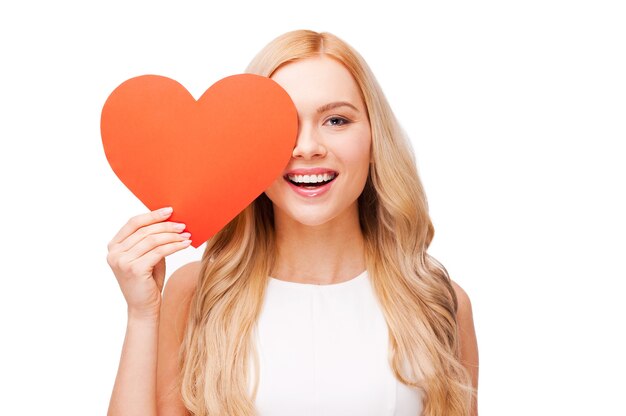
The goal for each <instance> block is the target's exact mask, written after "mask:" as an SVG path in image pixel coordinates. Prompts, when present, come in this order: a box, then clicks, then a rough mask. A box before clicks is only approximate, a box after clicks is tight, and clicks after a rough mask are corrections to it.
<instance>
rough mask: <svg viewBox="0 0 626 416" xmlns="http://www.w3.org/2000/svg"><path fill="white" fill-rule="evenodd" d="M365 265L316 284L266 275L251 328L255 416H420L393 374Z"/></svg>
mask: <svg viewBox="0 0 626 416" xmlns="http://www.w3.org/2000/svg"><path fill="white" fill-rule="evenodd" d="M387 331H388V330H387V324H386V322H385V319H384V317H383V314H382V311H381V309H380V306H379V304H378V302H377V300H376V298H375V295H374V292H373V290H372V287H371V285H370V280H369V276H368V274H367V271H365V272H363V273H361V274H360V275H358V276H357V277H355V278H353V279H351V280H348V281H346V282H342V283H337V284H331V285H315V284H301V283H293V282H286V281H283V280H278V279H275V278H270V279H269V283H268V288H267V292H266V297H265V302H264V305H263V310H262V312H261V315H260V317H259V321H258V323H257V328H256V342H257V350H258V353H259V371H260V375H259V387H258V391H257V397H256V408H257V410H258V414H259V415H260V416H296V415H297V416H352V415H354V416H370V415H371V416H419V415H421V414H422V394H421V392H420V391H419V390H417V389H412V388H409V387H407V386H405V385H404V384H402V383H400V382H399V381H397V380H396V378H395V377H394V375H393V372H392V370H391V367H390V365H389V361H388V341H389V335H388V332H387Z"/></svg>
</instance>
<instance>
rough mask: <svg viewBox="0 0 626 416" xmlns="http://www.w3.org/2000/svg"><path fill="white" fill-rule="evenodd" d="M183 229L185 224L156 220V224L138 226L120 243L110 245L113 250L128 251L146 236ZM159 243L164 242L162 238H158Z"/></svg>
mask: <svg viewBox="0 0 626 416" xmlns="http://www.w3.org/2000/svg"><path fill="white" fill-rule="evenodd" d="M184 230H185V224H181V223H175V222H170V221H165V222H158V223H156V224H151V225H147V226H144V227H141V228H139V229H138V230H137V231H135V232H134V233H132V234H131V235H129V236H128V237H127V238H126V239H125V240H123V241H122V242H121V243H119V244H117V245H114V247H112V250H113V251H117V252H123V251H129V250H130V249H132V248H133V247H134V246H136V245H137V244H138V243H139V242H140V241H142V240H144V239H145V238H147V237H148V236H151V235H158V234H160V233H170V234H171V233H176V234H178V233H182V232H183V231H184ZM160 241H161V244H164V242H163V240H160Z"/></svg>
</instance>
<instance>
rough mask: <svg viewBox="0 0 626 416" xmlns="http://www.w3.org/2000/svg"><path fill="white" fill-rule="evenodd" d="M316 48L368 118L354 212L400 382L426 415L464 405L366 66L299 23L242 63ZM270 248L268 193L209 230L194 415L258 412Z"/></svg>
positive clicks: (391, 136) (402, 156)
mask: <svg viewBox="0 0 626 416" xmlns="http://www.w3.org/2000/svg"><path fill="white" fill-rule="evenodd" d="M319 54H324V55H326V56H329V57H332V58H334V59H336V60H337V61H339V62H340V63H342V64H343V65H344V66H345V67H346V68H347V69H348V70H349V71H350V72H351V74H352V76H353V77H354V79H355V80H356V82H357V84H358V86H359V88H360V91H361V94H362V97H363V100H364V102H365V106H366V108H367V112H368V116H369V120H370V126H371V133H372V149H371V155H372V158H371V166H370V173H369V177H368V179H367V183H366V185H365V188H364V190H363V193H362V194H361V196H360V197H359V201H358V205H359V218H360V223H361V229H362V231H363V235H364V238H365V242H366V244H365V246H366V262H367V270H368V273H369V275H370V277H371V281H372V285H373V288H374V291H375V293H376V296H377V297H378V299H379V301H380V304H381V306H382V309H383V313H384V316H385V319H386V321H387V325H388V327H389V339H390V345H389V347H390V349H389V351H390V365H391V367H392V369H393V371H394V373H395V376H396V377H397V378H398V380H400V381H401V382H402V383H404V384H406V385H409V386H412V387H415V388H421V389H423V391H424V397H425V401H424V413H423V414H424V416H443V415H445V416H465V415H469V414H470V408H471V396H472V390H471V382H470V379H469V375H468V374H467V371H465V369H464V368H463V366H462V365H461V364H460V362H459V345H458V344H459V338H458V327H457V321H456V310H457V300H456V296H455V292H454V289H453V287H452V285H451V281H450V278H449V276H448V274H447V272H446V270H445V269H444V267H443V266H442V265H441V264H439V263H438V262H437V261H436V260H435V259H433V258H432V257H430V256H429V255H428V254H427V252H426V250H427V248H428V246H429V244H430V242H431V240H432V238H433V234H434V229H433V226H432V223H431V221H430V217H429V215H428V207H427V203H426V197H425V194H424V190H423V187H422V184H421V182H420V179H419V177H418V174H417V170H416V166H415V160H414V157H413V153H412V150H411V148H410V145H409V143H408V141H407V140H406V138H405V137H404V134H403V132H402V130H401V129H400V127H399V125H398V123H397V121H396V119H395V117H394V115H393V113H392V111H391V108H390V107H389V104H388V103H387V100H386V99H385V96H384V95H383V93H382V91H381V89H380V87H379V85H378V83H377V81H376V79H375V78H374V76H373V74H372V73H371V71H370V69H369V67H368V66H367V64H366V63H365V61H364V60H363V59H362V58H361V56H360V55H359V54H358V53H357V52H356V51H354V50H353V49H352V48H351V47H350V46H349V45H347V44H346V43H345V42H343V41H342V40H340V39H339V38H337V37H336V36H333V35H331V34H329V33H316V32H312V31H305V30H300V31H294V32H289V33H286V34H284V35H282V36H280V37H278V38H276V39H275V40H273V41H272V42H271V43H270V44H269V45H267V46H266V47H265V48H264V49H263V50H262V51H261V52H260V53H259V54H258V55H257V56H256V57H255V58H254V59H253V61H252V62H251V63H250V65H249V66H248V69H247V71H246V72H250V73H256V74H259V75H264V76H268V77H269V76H271V75H272V74H273V73H274V71H276V70H277V69H278V68H279V67H280V66H282V65H285V64H288V63H289V62H293V61H295V60H299V59H305V58H307V57H312V56H317V55H319ZM207 215H210V213H208V214H207ZM275 255H276V253H275V234H274V217H273V208H272V203H271V201H270V200H269V199H268V198H267V196H265V194H262V195H261V196H259V197H258V198H257V199H256V200H255V201H254V202H253V203H252V204H250V206H248V207H247V208H246V209H245V210H244V211H243V212H242V213H241V214H239V215H238V216H237V217H236V218H235V219H233V220H232V221H231V222H230V223H229V224H228V225H227V226H226V227H225V228H224V229H222V230H221V231H220V232H219V233H217V234H216V235H215V236H214V237H213V238H211V239H210V240H209V241H208V243H207V246H206V250H205V252H204V255H203V258H202V268H201V272H200V276H199V281H198V286H197V288H196V292H195V295H194V298H193V300H192V304H191V311H190V316H189V321H188V325H187V329H186V335H185V339H184V341H183V345H182V349H181V366H182V369H181V391H182V397H183V401H184V403H185V406H186V407H187V408H188V409H189V411H190V412H191V413H192V414H194V415H196V416H207V415H254V414H256V412H255V408H254V397H255V395H256V386H257V382H258V380H257V379H255V380H251V374H250V372H249V368H250V366H249V364H250V363H252V364H254V366H255V367H254V368H257V370H258V362H257V361H258V360H257V357H256V351H255V348H254V343H253V340H252V334H253V331H254V326H255V323H256V321H257V318H258V316H259V313H260V311H261V306H262V302H263V298H264V294H265V287H266V283H267V279H268V276H269V274H270V270H271V269H272V266H273V264H274V261H275ZM249 360H252V362H251V361H249ZM255 374H258V371H255ZM251 382H252V384H251ZM250 386H253V389H252V390H253V391H252V394H250V393H249V387H250Z"/></svg>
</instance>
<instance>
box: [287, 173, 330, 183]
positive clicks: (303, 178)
mask: <svg viewBox="0 0 626 416" xmlns="http://www.w3.org/2000/svg"><path fill="white" fill-rule="evenodd" d="M287 177H288V178H289V180H290V181H292V182H295V183H320V182H328V181H330V180H331V179H334V178H335V174H334V173H324V174H320V175H287Z"/></svg>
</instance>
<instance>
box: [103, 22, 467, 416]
mask: <svg viewBox="0 0 626 416" xmlns="http://www.w3.org/2000/svg"><path fill="white" fill-rule="evenodd" d="M248 72H251V73H256V74H260V75H264V76H268V77H271V78H272V79H273V80H274V81H276V82H277V83H278V84H279V85H281V86H282V87H283V88H284V89H285V90H286V91H287V92H288V93H289V95H290V96H291V98H292V99H293V101H294V103H295V105H296V108H297V110H298V117H299V133H298V137H297V142H296V145H295V147H294V149H293V153H292V158H291V160H290V162H289V165H288V166H287V167H286V168H285V170H284V172H283V175H282V176H281V177H279V178H277V179H276V181H275V182H274V183H273V184H272V185H271V186H270V187H269V188H268V189H267V190H266V192H265V193H264V194H262V195H261V196H259V197H258V198H257V199H256V200H255V201H254V202H253V203H252V204H251V205H250V206H248V207H247V208H246V209H245V210H244V211H243V212H242V213H241V214H239V215H238V216H237V217H236V218H235V219H234V220H233V221H231V222H230V223H229V224H228V225H227V226H226V227H225V228H224V229H222V230H221V231H220V232H219V233H218V234H217V235H215V236H214V237H213V238H211V239H210V240H209V241H208V242H207V246H206V250H205V253H204V256H203V258H202V261H200V262H194V263H191V264H188V265H186V266H183V267H182V268H180V269H179V270H177V271H175V272H174V273H173V274H172V275H171V276H170V278H169V279H168V282H167V285H166V287H165V290H164V294H163V298H161V289H162V286H163V282H164V276H165V262H164V258H165V256H167V255H169V254H172V253H174V252H176V251H179V250H182V249H184V248H185V247H187V246H188V245H189V242H190V240H189V237H190V236H189V234H188V233H183V232H182V231H183V230H184V225H183V224H176V223H173V222H170V221H168V218H169V216H170V215H171V209H167V208H165V209H161V210H158V211H154V212H150V213H147V214H143V215H139V216H137V217H134V218H132V219H131V220H130V221H129V222H128V223H127V224H126V225H125V226H124V227H123V228H122V229H121V230H120V231H119V232H118V233H117V235H116V236H115V237H114V238H113V239H112V241H111V242H110V244H109V255H108V262H109V264H110V265H111V267H112V269H113V271H114V273H115V276H116V278H117V280H118V282H119V284H120V287H121V289H122V291H123V293H124V296H125V298H126V301H127V303H128V327H127V333H126V339H125V341H124V346H123V350H122V357H121V361H120V367H119V370H118V375H117V378H116V381H115V386H114V388H113V394H112V397H111V403H110V407H109V415H122V414H123V415H134V414H137V415H142V416H145V415H157V414H159V415H188V414H192V415H254V414H260V415H263V416H278V415H280V416H282V415H341V416H346V415H359V416H363V415H402V416H404V415H406V416H408V415H413V416H417V415H425V416H431V415H446V416H454V415H475V414H476V412H477V411H476V395H475V391H476V386H477V378H478V352H477V345H476V339H475V333H474V326H473V320H472V312H471V306H470V302H469V299H468V297H467V295H466V294H465V293H464V292H463V290H462V289H461V288H460V287H459V286H458V285H456V284H455V283H454V282H452V281H451V280H450V278H449V276H448V274H447V273H446V271H445V269H444V268H443V266H442V265H440V264H439V263H438V262H437V261H436V260H435V259H433V258H432V257H430V256H429V255H428V254H427V251H426V250H427V248H428V245H429V244H430V242H431V240H432V238H433V227H432V224H431V221H430V218H429V216H428V211H427V205H426V198H425V195H424V191H423V188H422V185H421V183H420V180H419V178H418V175H417V171H416V167H415V162H414V159H413V156H412V153H411V150H410V146H409V145H408V144H407V141H406V139H405V138H404V136H403V134H402V131H401V129H400V128H399V126H398V123H397V122H396V120H395V118H394V116H393V114H392V112H391V109H390V107H389V105H388V103H387V101H386V99H385V97H384V95H383V93H382V91H381V90H380V87H379V86H378V84H377V82H376V80H375V78H374V76H373V75H372V73H371V72H370V70H369V68H368V66H367V64H366V63H365V62H364V61H363V59H362V58H361V57H360V56H359V55H358V54H357V53H356V52H355V51H354V50H353V49H352V48H351V47H349V46H348V45H347V44H346V43H344V42H343V41H341V40H340V39H338V38H337V37H335V36H333V35H330V34H328V33H321V34H318V33H315V32H311V31H295V32H290V33H287V34H285V35H282V36H280V37H278V38H277V39H275V40H274V41H272V42H271V43H270V44H269V45H268V46H267V47H265V48H264V49H263V50H262V51H261V52H260V53H259V55H257V57H256V58H255V59H254V60H253V61H252V63H251V64H250V66H249V68H248ZM242 122H245V120H242ZM207 215H210V211H208V213H207Z"/></svg>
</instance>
